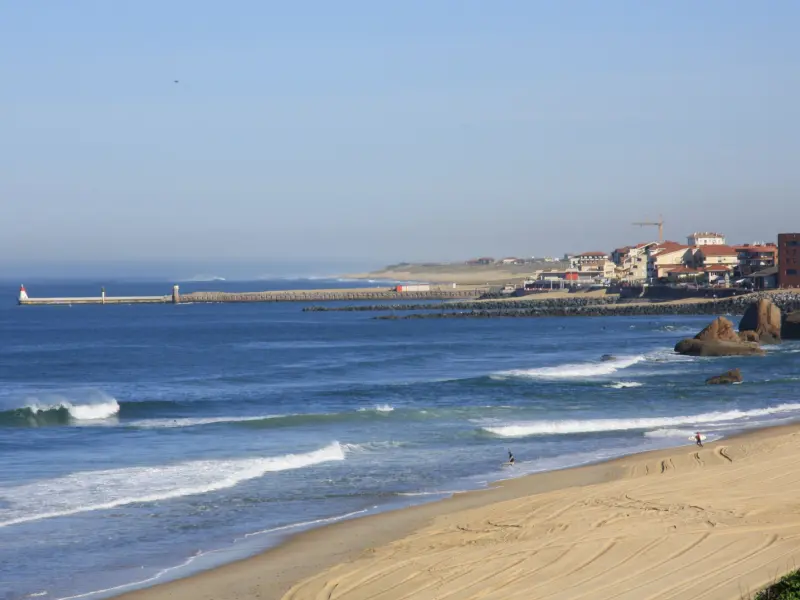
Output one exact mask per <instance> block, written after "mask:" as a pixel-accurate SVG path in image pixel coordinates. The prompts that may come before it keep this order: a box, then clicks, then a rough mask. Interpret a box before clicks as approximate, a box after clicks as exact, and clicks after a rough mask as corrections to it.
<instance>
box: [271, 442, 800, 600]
mask: <svg viewBox="0 0 800 600" xmlns="http://www.w3.org/2000/svg"><path fill="white" fill-rule="evenodd" d="M798 458H800V434H798V433H797V430H792V431H791V432H787V431H785V430H782V431H781V432H780V433H773V434H769V435H768V434H766V433H759V434H755V435H751V436H746V437H741V438H738V439H737V440H735V441H730V442H727V443H726V442H721V443H718V444H716V445H712V446H708V447H706V448H703V449H696V448H694V447H685V448H681V449H679V450H672V451H669V452H659V453H650V454H647V455H640V456H634V457H630V458H626V459H622V460H620V461H616V467H617V468H618V469H619V471H618V478H617V479H615V480H613V481H609V482H605V483H601V484H596V485H590V486H586V487H573V488H568V489H563V490H557V491H553V492H548V493H543V494H539V495H531V496H527V497H522V498H517V499H512V500H507V501H503V502H497V503H492V504H489V505H487V506H483V507H480V508H475V509H470V510H465V511H461V512H457V513H455V514H450V515H442V516H439V517H438V518H436V519H435V520H434V522H433V523H432V524H430V525H429V526H427V527H425V528H423V529H421V530H420V531H418V532H416V533H414V534H412V535H410V536H408V537H405V538H404V539H401V540H398V541H396V542H394V543H391V544H388V545H385V546H383V547H380V548H377V549H375V550H372V551H370V552H368V553H366V554H365V555H363V556H361V557H360V558H358V559H357V560H354V561H352V562H348V563H345V564H342V565H339V566H336V567H334V568H332V569H329V570H327V571H325V572H323V573H321V574H318V575H316V576H314V577H312V578H310V579H308V580H306V581H303V582H301V583H300V584H298V585H296V586H295V587H294V588H292V589H291V590H290V591H289V592H288V593H287V594H286V595H285V597H284V598H285V599H286V600H311V599H314V600H319V599H321V598H330V599H337V598H342V599H348V600H361V599H364V600H366V599H368V598H369V599H371V600H412V599H426V600H427V599H430V600H433V599H434V598H435V599H437V600H443V599H448V600H466V599H470V600H478V599H481V600H495V599H496V600H501V599H505V600H511V599H517V598H518V599H520V600H522V599H525V600H533V599H544V598H547V599H548V600H578V599H582V600H596V599H611V598H613V599H616V600H643V599H656V598H659V599H668V598H675V599H678V598H681V599H685V598H692V599H693V600H699V599H704V600H712V599H726V600H728V599H729V600H734V599H739V598H740V597H741V596H742V594H744V595H745V596H746V595H747V593H748V592H750V591H755V590H757V589H759V588H760V587H762V586H764V585H766V584H767V583H769V582H771V581H772V580H773V579H774V578H775V576H776V574H782V573H784V572H786V571H788V570H791V569H793V568H794V567H795V565H800V467H798Z"/></svg>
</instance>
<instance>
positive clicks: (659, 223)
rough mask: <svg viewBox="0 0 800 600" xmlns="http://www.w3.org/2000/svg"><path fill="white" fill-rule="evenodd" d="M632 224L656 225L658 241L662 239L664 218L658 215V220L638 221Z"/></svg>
mask: <svg viewBox="0 0 800 600" xmlns="http://www.w3.org/2000/svg"><path fill="white" fill-rule="evenodd" d="M633 225H638V226H639V227H648V226H653V227H658V241H659V242H663V241H664V218H663V217H661V216H660V215H659V217H658V221H642V222H640V223H633Z"/></svg>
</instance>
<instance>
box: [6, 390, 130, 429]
mask: <svg viewBox="0 0 800 600" xmlns="http://www.w3.org/2000/svg"><path fill="white" fill-rule="evenodd" d="M119 410H120V406H119V403H118V402H117V400H116V399H115V398H112V397H110V396H106V395H105V394H95V398H90V400H89V401H84V402H79V401H70V400H67V399H64V398H61V397H59V396H53V397H50V398H43V399H41V400H40V399H38V398H36V399H29V400H28V403H27V404H26V405H25V406H23V407H21V408H15V409H13V410H5V411H0V425H29V426H32V427H39V426H42V425H55V424H68V423H74V422H76V421H100V420H103V419H109V418H111V417H114V416H116V415H117V414H118V413H119Z"/></svg>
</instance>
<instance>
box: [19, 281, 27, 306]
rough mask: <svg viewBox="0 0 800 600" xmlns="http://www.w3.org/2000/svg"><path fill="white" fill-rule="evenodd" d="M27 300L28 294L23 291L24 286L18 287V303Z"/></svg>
mask: <svg viewBox="0 0 800 600" xmlns="http://www.w3.org/2000/svg"><path fill="white" fill-rule="evenodd" d="M27 299H28V292H26V291H25V286H24V285H21V286H19V301H20V302H22V301H23V300H27Z"/></svg>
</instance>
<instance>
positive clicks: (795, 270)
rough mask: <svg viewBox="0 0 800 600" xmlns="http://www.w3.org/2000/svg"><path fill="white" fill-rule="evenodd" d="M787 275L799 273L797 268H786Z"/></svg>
mask: <svg viewBox="0 0 800 600" xmlns="http://www.w3.org/2000/svg"><path fill="white" fill-rule="evenodd" d="M786 274H787V275H797V269H786Z"/></svg>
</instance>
